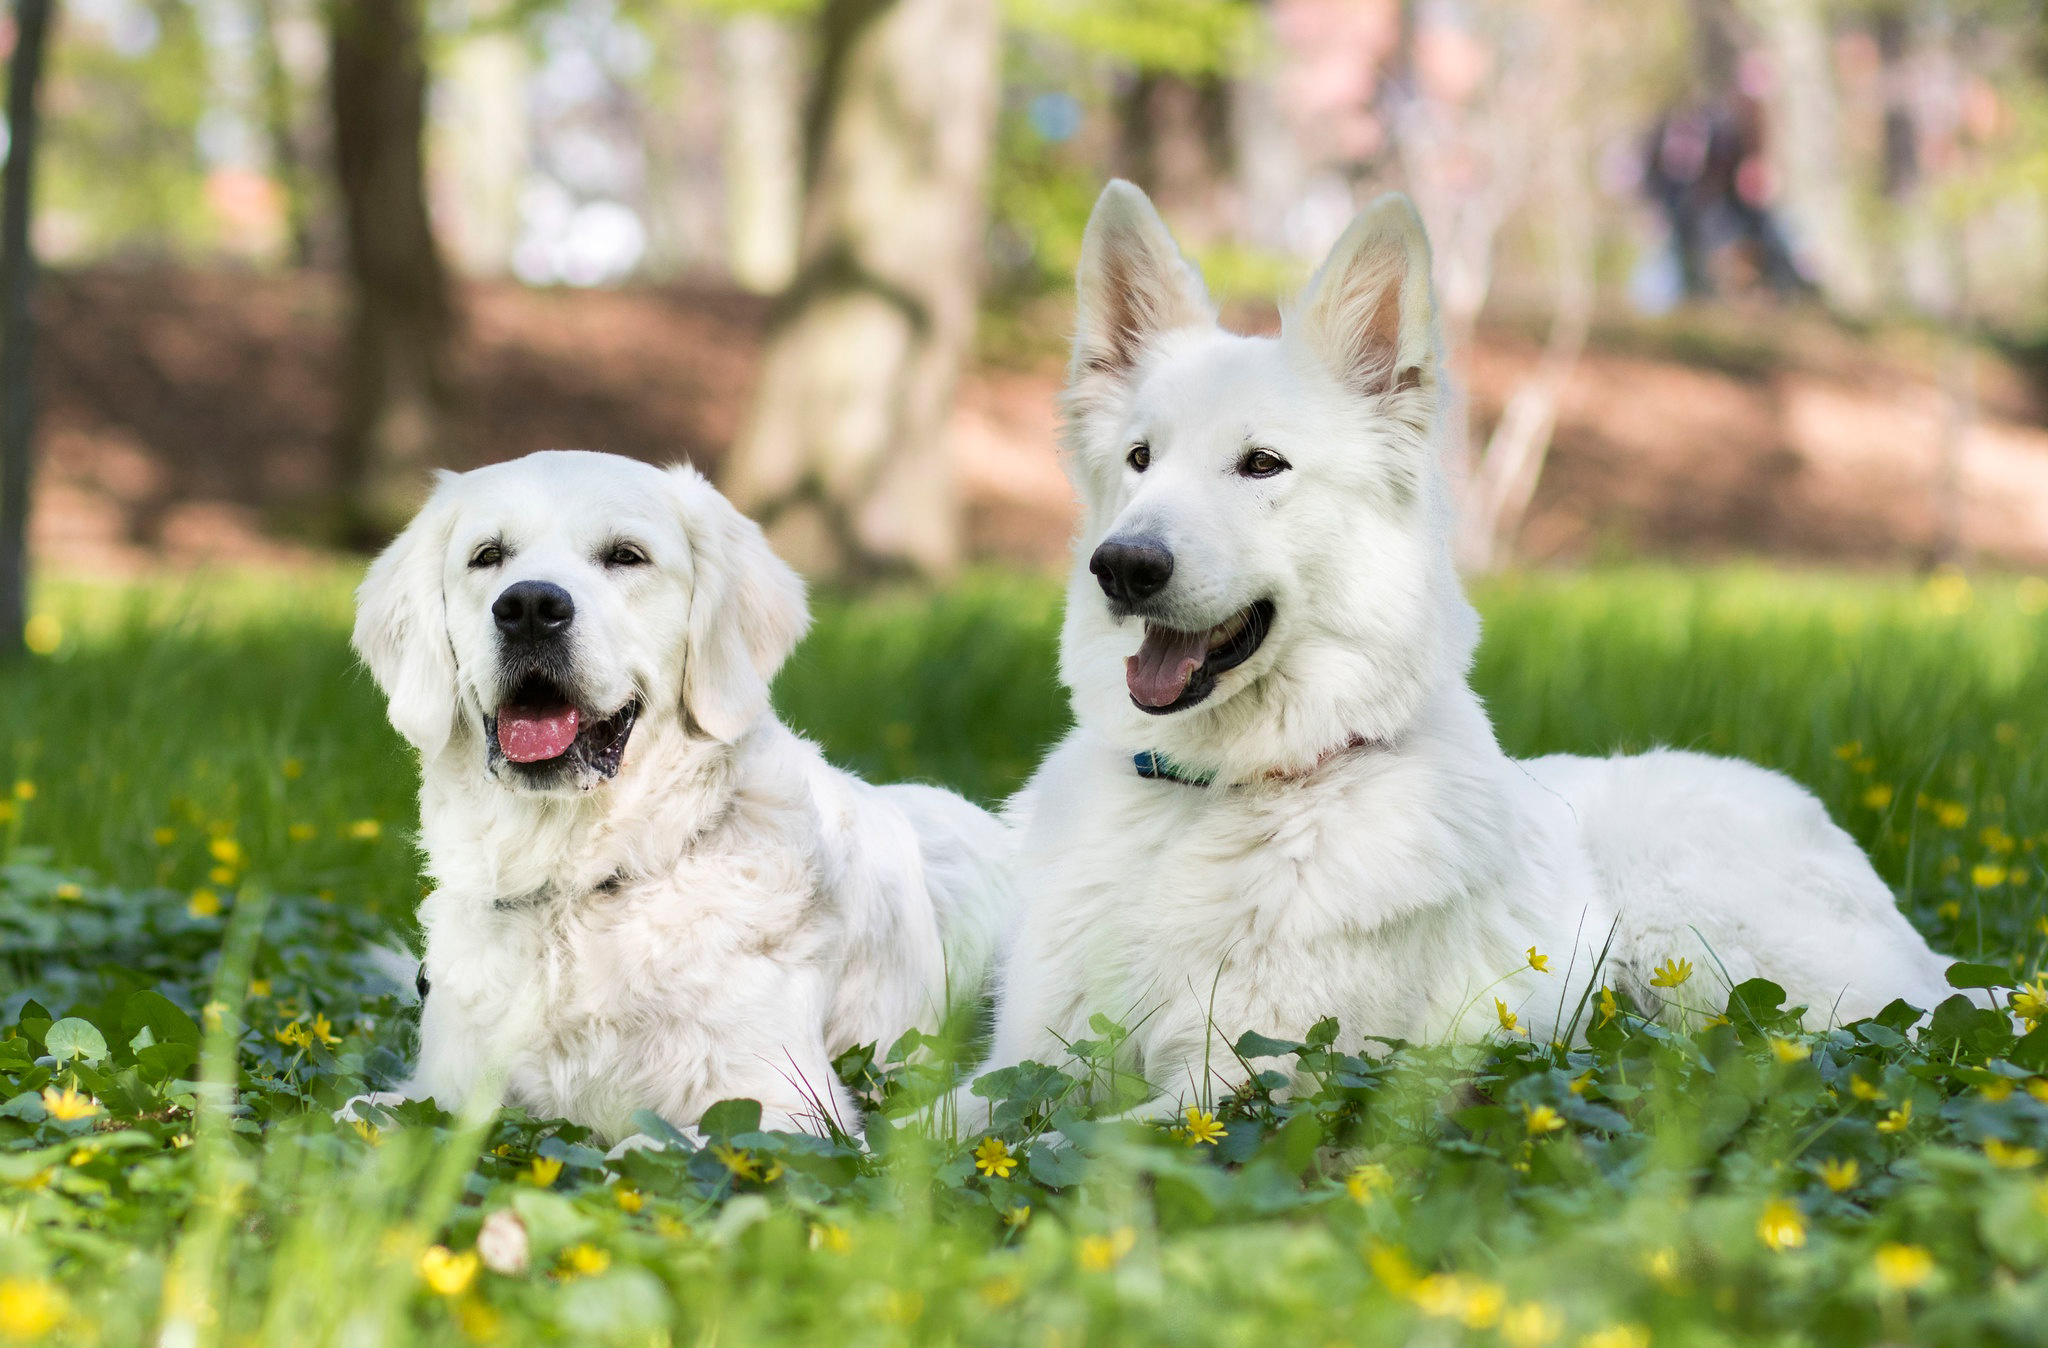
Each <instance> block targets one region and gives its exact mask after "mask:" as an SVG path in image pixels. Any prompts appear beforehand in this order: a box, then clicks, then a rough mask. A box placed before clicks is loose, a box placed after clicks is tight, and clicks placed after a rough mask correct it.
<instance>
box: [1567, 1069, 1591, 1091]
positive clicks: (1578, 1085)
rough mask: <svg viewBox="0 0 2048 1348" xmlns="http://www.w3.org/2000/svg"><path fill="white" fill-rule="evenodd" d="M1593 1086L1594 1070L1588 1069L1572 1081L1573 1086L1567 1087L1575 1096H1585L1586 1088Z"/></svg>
mask: <svg viewBox="0 0 2048 1348" xmlns="http://www.w3.org/2000/svg"><path fill="white" fill-rule="evenodd" d="M1592 1084H1593V1069H1592V1068H1590V1067H1588V1068H1587V1069H1586V1070H1585V1071H1583V1072H1581V1073H1579V1074H1578V1075H1577V1076H1575V1077H1573V1078H1572V1079H1571V1084H1570V1085H1569V1086H1567V1087H1566V1089H1567V1090H1569V1091H1571V1093H1572V1094H1573V1095H1584V1094H1585V1093H1586V1087H1588V1086H1590V1085H1592Z"/></svg>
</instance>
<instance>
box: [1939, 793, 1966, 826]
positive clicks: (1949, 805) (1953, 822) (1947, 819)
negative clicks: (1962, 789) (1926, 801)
mask: <svg viewBox="0 0 2048 1348" xmlns="http://www.w3.org/2000/svg"><path fill="white" fill-rule="evenodd" d="M1934 822H1935V823H1937V824H1939V825H1941V826H1942V827H1943V828H1961V827H1962V826H1963V825H1965V824H1967V823H1969V822H1970V807H1969V806H1967V805H1965V804H1963V803H1962V802H1960V801H1954V800H1937V801H1935V802H1934Z"/></svg>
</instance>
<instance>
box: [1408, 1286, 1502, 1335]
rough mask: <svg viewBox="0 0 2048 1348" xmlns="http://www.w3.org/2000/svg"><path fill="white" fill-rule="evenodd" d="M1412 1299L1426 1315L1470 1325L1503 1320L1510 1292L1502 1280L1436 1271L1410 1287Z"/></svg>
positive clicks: (1471, 1326)
mask: <svg viewBox="0 0 2048 1348" xmlns="http://www.w3.org/2000/svg"><path fill="white" fill-rule="evenodd" d="M1408 1299H1409V1300H1410V1301H1412V1302H1414V1303H1415V1304H1416V1306H1417V1307H1418V1308H1419V1309H1420V1310H1421V1311H1422V1313H1423V1314H1424V1315H1430V1316H1435V1317H1436V1318H1438V1319H1440V1320H1456V1321H1458V1322H1459V1323H1461V1324H1463V1325H1464V1326H1465V1327H1466V1328H1467V1329H1486V1328H1488V1327H1489V1326H1491V1325H1494V1324H1497V1323H1499V1321H1500V1317H1501V1311H1502V1310H1503V1309H1504V1308H1505V1306H1506V1305H1507V1293H1506V1291H1505V1290H1503V1289H1502V1288H1501V1286H1500V1285H1499V1284H1498V1283H1490V1282H1487V1281H1485V1280H1484V1279H1481V1278H1474V1277H1470V1276H1468V1275H1466V1274H1463V1273H1432V1274H1430V1275H1428V1276H1427V1277H1425V1278H1423V1279H1422V1281H1420V1282H1418V1283H1416V1284H1415V1286H1414V1287H1412V1288H1410V1289H1409V1292H1408Z"/></svg>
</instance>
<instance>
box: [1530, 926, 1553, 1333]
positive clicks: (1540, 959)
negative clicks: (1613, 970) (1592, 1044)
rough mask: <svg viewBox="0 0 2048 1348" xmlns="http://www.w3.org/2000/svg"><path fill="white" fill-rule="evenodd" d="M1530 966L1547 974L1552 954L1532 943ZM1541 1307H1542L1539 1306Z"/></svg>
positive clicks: (1538, 971) (1540, 972)
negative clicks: (1541, 950) (1537, 951)
mask: <svg viewBox="0 0 2048 1348" xmlns="http://www.w3.org/2000/svg"><path fill="white" fill-rule="evenodd" d="M1529 967H1530V968H1531V969H1534V970H1535V971H1536V972H1537V973H1539V974H1547V973H1549V972H1550V956H1548V955H1539V954H1537V953H1536V947H1535V946H1533V945H1532V946H1530V947H1529ZM1539 1309H1540V1308H1539Z"/></svg>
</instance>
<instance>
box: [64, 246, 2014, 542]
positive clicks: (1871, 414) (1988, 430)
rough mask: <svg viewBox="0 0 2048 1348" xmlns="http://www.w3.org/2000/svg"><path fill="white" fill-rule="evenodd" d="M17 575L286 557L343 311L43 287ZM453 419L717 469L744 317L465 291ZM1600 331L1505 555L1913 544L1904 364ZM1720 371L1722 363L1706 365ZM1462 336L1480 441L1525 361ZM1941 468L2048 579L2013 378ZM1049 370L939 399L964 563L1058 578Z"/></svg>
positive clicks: (1917, 467) (154, 286) (1935, 405)
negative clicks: (35, 431) (30, 555)
mask: <svg viewBox="0 0 2048 1348" xmlns="http://www.w3.org/2000/svg"><path fill="white" fill-rule="evenodd" d="M39 302H40V311H39V312H40V317H41V323H42V333H43V346H42V362H41V369H40V376H39V377H40V396H41V401H42V408H43V422H42V434H41V449H42V453H43V467H42V472H41V476H40V479H39V496H38V499H37V502H36V510H35V518H34V522H33V530H34V542H35V545H36V548H37V550H38V555H39V556H40V557H41V558H42V559H43V560H44V562H46V563H47V564H51V565H54V566H57V567H60V568H63V569H120V570H133V569H142V568H151V567H157V566H163V565H185V564H191V563H195V562H201V561H208V560H222V561H230V560H239V561H258V560H267V561H283V560H287V559H290V558H293V557H301V556H307V555H310V553H311V550H310V549H309V548H308V547H306V546H305V545H303V544H300V543H297V542H294V541H293V540H294V538H295V537H296V536H299V535H301V534H302V533H303V528H304V526H305V524H306V522H308V521H310V520H312V519H315V518H317V517H318V512H319V508H320V504H321V501H322V499H323V497H324V495H325V493H326V492H327V490H328V488H329V485H330V483H331V481H332V464H331V460H330V457H329V452H328V446H327V441H326V434H327V427H328V426H329V424H330V421H331V418H332V416H333V412H334V406H333V398H334V393H333V371H334V368H335V361H336V344H335V333H336V331H337V329H338V323H339V318H340V305H341V298H340V296H339V294H338V292H337V290H336V288H335V286H334V284H333V282H332V280H331V279H330V278H327V277H325V276H320V275H312V274H298V275H255V274H246V273H235V272H225V271H205V270H184V269H176V268H170V267H162V266H152V267H120V268H111V267H109V268H98V269H94V270H90V271H84V272H75V273H59V274H53V275H51V276H49V277H47V278H46V280H45V283H44V286H43V289H42V291H41V294H40V301H39ZM465 311H466V314H467V320H468V335H469V342H468V348H467V351H466V354H465V376H466V387H467V411H466V417H465V424H464V426H463V428H462V430H461V432H460V434H459V436H458V437H457V439H456V441H455V442H454V443H452V444H451V445H450V446H449V448H448V453H447V461H448V462H449V464H450V465H451V466H457V467H460V466H466V465H473V464H477V463H482V462H487V461H490V460H494V459H500V458H508V457H512V456H515V455H519V454H524V453H527V452H529V451H532V450H536V449H546V448H560V447H572V446H573V447H580V448H589V449H606V450H612V451H616V452H618V453H623V454H631V455H635V456H637V457H641V458H647V459H652V460H673V459H678V458H688V459H690V460H692V461H694V462H696V463H697V464H698V465H699V466H700V467H703V468H705V469H706V470H707V471H711V472H713V473H714V474H715V472H716V469H717V465H718V461H719V458H720V455H721V454H722V452H723V451H724V448H725V446H726V445H728V444H729V443H730V442H731V440H732V438H733V436H734V434H735V432H736V431H737V430H738V428H739V424H740V421H741V419H742V418H743V417H744V416H745V413H746V407H747V401H748V399H749V397H750V396H751V393H752V389H753V384H754V374H755V364H756V360H757V356H758V351H759V345H760V337H761V332H762V329H763V326H764V324H765V322H766V319H767V309H766V306H765V305H764V304H763V303H762V302H761V301H759V300H755V299H752V298H750V297H746V296H741V295H737V294H731V293H720V292H707V291H685V290H669V289H644V290H633V291H560V290H554V291H534V290H527V289H523V288H520V287H517V286H511V285H484V286H475V287H472V288H471V289H470V290H469V291H468V292H467V294H466V297H465ZM1674 345H1675V344H1674V343H1673V342H1671V341H1670V340H1667V339H1665V338H1653V339H1650V340H1644V339H1643V338H1642V336H1641V334H1607V335H1606V336H1604V337H1603V339H1602V340H1601V341H1599V342H1597V343H1596V344H1595V347H1594V349H1593V350H1592V351H1591V352H1589V354H1588V355H1587V357H1586V359H1585V360H1584V362H1583V363H1582V365H1581V367H1580V369H1579V372H1578V374H1577V376H1576V377H1575V379H1574V381H1573V383H1572V385H1571V387H1570V389H1569V390H1568V392H1567V395H1566V399H1565V404H1564V406H1563V408H1562V409H1561V416H1560V422H1559V430H1558V435H1557V444H1556V449H1555V450H1554V452H1553V455H1552V459H1551V464H1550V468H1549V471H1548V472H1547V473H1546V475H1545V478H1544V481H1543V484H1542V487H1541V488H1540V490H1539V492H1538V495H1537V500H1536V504H1535V507H1534V509H1533V511H1532V512H1531V515H1530V518H1529V521H1528V524H1527V527H1526V528H1525V530H1524V532H1523V536H1522V551H1523V554H1524V555H1525V556H1527V557H1529V558H1530V559H1532V560H1538V561H1569V560H1578V559H1584V558H1587V557H1591V556H1603V555H1613V554H1616V553H1626V554H1630V555H1642V554H1650V555H1669V556H1677V557H1712V556H1724V555H1729V554H1737V553H1765V554H1770V555H1777V556H1784V557H1792V558H1799V559H1806V560H1815V561H1847V562H1855V563H1886V562H1901V561H1910V560H1914V559H1916V558H1917V557H1919V556H1920V555H1921V554H1923V553H1924V551H1925V549H1926V547H1927V545H1928V543H1929V541H1930V540H1931V539H1932V538H1933V536H1934V532H1935V527H1934V520H1935V514H1934V506H1933V501H1934V492H1933V484H1934V483H1935V481H1936V480H1937V477H1938V474H1939V472H1940V467H1939V461H1938V460H1939V448H1938V447H1939V445H1940V443H1941V438H1942V428H1943V424H1944V423H1943V417H1944V407H1943V402H1942V399H1941V397H1940V396H1939V393H1938V391H1937V388H1936V385H1935V383H1934V381H1933V379H1932V378H1931V376H1929V375H1928V374H1927V373H1926V371H1927V369H1929V368H1931V366H1932V362H1931V361H1930V360H1923V359H1920V358H1919V357H1917V356H1915V355H1914V354H1913V353H1911V352H1907V353H1905V354H1903V355H1902V354H1900V353H1899V352H1896V351H1890V350H1887V351H1884V352H1882V353H1878V352H1875V351H1874V349H1873V348H1872V347H1870V346H1869V345H1868V344H1859V343H1855V342H1852V341H1848V340H1847V339H1845V338H1842V337H1840V336H1839V335H1832V336H1831V335H1826V334H1823V335H1821V336H1818V337H1813V338H1811V339H1804V338H1802V339H1801V340H1800V341H1798V342H1787V341H1785V340H1782V339H1780V340H1777V341H1776V342H1775V343H1774V345H1772V346H1770V347H1768V348H1762V349H1759V348H1755V347H1748V348H1745V347H1741V346H1740V345H1739V344H1738V345H1736V346H1733V347H1731V346H1729V345H1728V344H1727V343H1723V344H1722V345H1721V346H1719V347H1716V348H1714V349H1712V350H1708V351H1705V352H1702V351H1699V350H1693V349H1674ZM1731 351H1732V352H1734V354H1733V355H1731V354H1730V352H1731ZM1536 356H1537V347H1536V344H1535V343H1534V342H1533V341H1530V340H1527V339H1525V338H1522V337H1519V336H1517V335H1515V334H1514V333H1513V332H1509V331H1505V330H1503V331H1495V332H1491V333H1489V334H1487V335H1486V336H1485V338H1484V339H1483V340H1482V342H1481V344H1480V347H1479V349H1478V350H1477V351H1476V352H1475V353H1474V358H1473V361H1472V365H1471V382H1472V386H1473V389H1474V394H1475V401H1476V404H1477V407H1476V411H1477V417H1476V421H1477V423H1478V424H1479V425H1480V427H1481V429H1482V431H1483V429H1484V427H1485V426H1486V425H1487V424H1489V423H1490V421H1491V418H1492V417H1493V415H1494V414H1495V412H1496V411H1497V409H1498V408H1499V407H1500V405H1501V403H1502V402H1503V401H1504V400H1505V399H1506V397H1507V396H1508V395H1509V393H1510V392H1511V391H1512V389H1513V386H1514V383H1515V381H1516V380H1517V379H1518V378H1519V377H1520V376H1521V375H1522V374H1523V373H1524V372H1526V371H1527V370H1528V369H1530V368H1532V367H1533V365H1534V363H1535V360H1536ZM1978 382H1979V384H1980V391H1981V394H1982V397H1981V403H1982V405H1981V407H1980V416H1979V417H1978V419H1977V421H1976V422H1975V423H1974V426H1973V428H1972V430H1971V431H1970V433H1969V435H1968V436H1967V438H1966V439H1965V441H1964V442H1963V443H1964V454H1963V456H1962V460H1961V464H1960V470H1961V471H1960V480H1961V488H1962V490H1961V502H1962V512H1961V515H1962V523H1963V534H1964V540H1965V544H1966V546H1967V547H1968V548H1969V549H1970V550H1971V551H1972V552H1973V553H1974V554H1976V555H1978V556H1980V557H1982V558H1984V559H1986V560H1991V561H1996V562H2003V563H2009V564H2016V565H2025V566H2036V565H2042V564H2044V563H2048V429H2044V428H2043V426H2042V425H2041V424H2039V423H2040V420H2041V409H2039V408H2038V407H2035V406H2033V405H2032V404H2031V403H2030V402H2029V401H2028V399H2027V397H2026V396H2025V393H2024V390H2023V389H2022V388H2021V387H2020V386H2019V385H2018V383H2017V381H2016V379H2015V378H2014V377H2013V376H2012V375H2011V373H2010V371H2007V370H2005V369H2004V368H2003V367H1996V366H1985V367H1980V377H1979V381H1978ZM1057 387H1058V372H1057V369H1056V368H1052V367H1039V368H1034V369H1029V370H1021V371H1019V370H996V369H984V370H978V371H975V372H973V373H972V374H970V375H969V377H968V378H967V380H966V381H965V383H964V385H963V388H962V390H961V397H960V401H959V406H958V408H957V410H956V413H955V417H954V422H953V428H952V430H953V440H954V446H955V462H956V466H957V471H958V473H959V480H960V484H961V488H962V491H963V493H964V495H965V497H966V500H967V505H968V510H969V521H970V528H969V535H970V539H971V541H972V546H973V548H974V550H975V551H976V553H977V554H978V555H980V556H982V557H986V558H991V559H1001V560H1007V561H1016V562H1024V563H1028V564H1035V565H1056V564H1058V562H1059V560H1060V559H1061V557H1062V556H1063V554H1064V550H1065V546H1066V541H1067V537H1068V533H1069V530H1070V529H1071V527H1072V502H1071V500H1070V498H1069V496H1068V493H1067V490H1066V486H1065V482H1064V479H1063V478H1062V477H1061V475H1060V473H1059V468H1058V463H1057V460H1056V457H1055V453H1054V448H1053V446H1054V435H1055V432H1056V429H1057V422H1056V414H1055V411H1054V406H1053V398H1054V395H1055V393H1056V391H1057Z"/></svg>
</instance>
